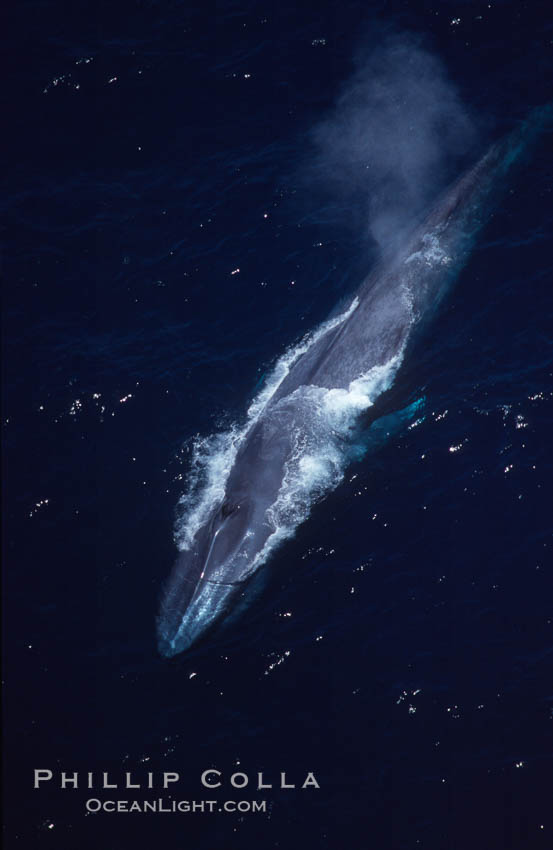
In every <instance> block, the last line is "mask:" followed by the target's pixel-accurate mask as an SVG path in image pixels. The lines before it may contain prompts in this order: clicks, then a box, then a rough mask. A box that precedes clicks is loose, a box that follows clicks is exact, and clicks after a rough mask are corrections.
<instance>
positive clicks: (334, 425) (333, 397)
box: [249, 351, 403, 572]
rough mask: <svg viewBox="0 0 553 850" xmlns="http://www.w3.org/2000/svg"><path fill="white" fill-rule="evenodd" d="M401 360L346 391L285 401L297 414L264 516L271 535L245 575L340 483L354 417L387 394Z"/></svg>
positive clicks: (304, 391) (308, 393)
mask: <svg viewBox="0 0 553 850" xmlns="http://www.w3.org/2000/svg"><path fill="white" fill-rule="evenodd" d="M402 359H403V351H400V352H398V354H396V355H395V356H394V357H393V358H392V359H391V360H390V361H388V363H386V364H384V365H382V366H375V367H373V368H372V369H371V370H370V371H369V372H367V373H366V374H365V375H362V376H361V377H359V378H357V379H356V380H354V381H352V382H351V383H350V385H349V387H348V388H347V389H325V388H323V387H315V386H309V387H299V388H298V389H297V390H296V391H295V392H294V393H293V394H292V396H291V397H290V399H292V398H293V403H294V405H295V407H296V409H297V410H298V413H299V415H298V416H297V421H298V426H297V428H296V429H295V430H294V432H293V434H292V445H293V450H292V453H291V455H290V458H289V459H288V461H287V462H286V467H285V471H284V477H283V481H282V485H281V487H280V490H279V493H278V496H277V498H276V500H275V502H274V504H273V505H272V506H271V507H270V509H269V510H268V511H267V520H268V521H269V524H270V526H271V527H272V529H273V531H272V533H271V534H270V536H269V537H268V539H267V541H266V543H265V545H264V547H263V549H262V550H261V551H260V552H259V553H258V554H257V556H256V557H255V559H254V561H253V562H252V564H251V567H250V570H249V572H253V571H254V570H256V569H257V568H258V567H259V566H261V564H263V563H264V562H265V561H266V560H267V558H268V557H269V555H270V554H271V552H272V551H273V550H274V549H275V548H276V547H277V546H279V545H280V543H281V542H282V541H283V540H285V539H287V538H289V537H291V536H292V535H293V534H294V532H295V530H296V528H297V527H298V525H300V524H301V523H302V522H304V521H305V520H306V519H307V517H308V516H309V513H310V511H311V508H312V506H313V505H314V504H315V503H316V502H317V501H319V500H320V499H321V498H322V497H323V496H325V495H326V494H327V493H329V492H331V491H332V490H334V489H335V488H336V487H337V486H338V485H339V484H340V482H341V481H342V479H343V477H344V473H345V470H346V468H347V466H348V464H349V463H350V462H351V460H352V459H353V457H355V456H358V455H359V453H360V452H362V451H363V447H362V444H361V443H360V442H356V441H355V440H352V435H351V429H352V427H353V425H354V424H355V422H356V420H357V418H358V416H359V414H360V413H361V412H363V411H364V410H367V409H368V408H370V407H371V405H372V404H374V401H375V400H376V399H377V398H378V396H379V395H380V394H381V393H382V392H384V391H385V390H386V389H388V388H389V387H390V386H391V384H392V382H393V380H394V377H395V374H396V372H397V370H398V368H399V366H400V364H401V361H402Z"/></svg>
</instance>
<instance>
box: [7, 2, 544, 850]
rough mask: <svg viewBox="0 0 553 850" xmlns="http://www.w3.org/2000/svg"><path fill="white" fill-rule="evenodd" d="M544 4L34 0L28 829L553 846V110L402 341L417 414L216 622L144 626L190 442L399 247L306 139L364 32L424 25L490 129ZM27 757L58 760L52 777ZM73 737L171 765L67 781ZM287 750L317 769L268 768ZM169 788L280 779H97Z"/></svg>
mask: <svg viewBox="0 0 553 850" xmlns="http://www.w3.org/2000/svg"><path fill="white" fill-rule="evenodd" d="M552 23H553V19H552V17H551V15H550V13H549V12H548V10H547V9H546V7H545V6H544V5H543V4H537V3H530V4H520V3H507V2H505V3H480V2H449V0H448V2H445V3H440V4H435V8H431V6H429V5H428V4H424V3H419V2H412V3H409V4H406V3H399V2H392V3H383V2H382V3H358V2H345V3H343V4H340V5H339V6H336V5H335V4H325V3H318V4H314V3H308V2H306V3H300V4H298V5H297V6H296V5H293V4H286V3H285V4H278V5H277V4H262V3H259V2H250V3H234V2H218V3H207V4H205V5H201V6H200V4H195V5H187V4H183V3H179V2H171V3H157V2H134V3H131V2H118V3H116V4H115V5H110V6H108V5H102V4H100V5H99V4H94V6H76V5H74V4H73V5H70V4H67V3H61V2H59V3H49V2H44V3H37V2H31V3H26V2H25V3H21V4H19V5H18V6H17V8H16V9H14V10H13V12H11V13H10V17H9V21H8V24H9V26H8V27H7V28H6V31H5V33H4V37H3V38H4V45H3V46H4V52H5V54H6V56H7V58H8V59H9V60H11V61H10V66H11V72H10V74H9V76H8V78H7V80H8V95H9V105H10V115H9V120H7V121H6V132H5V134H4V135H5V138H4V143H5V145H4V146H5V157H4V162H5V164H7V166H8V167H7V168H6V169H5V172H6V173H5V178H4V191H3V194H2V211H3V215H4V221H5V228H4V238H3V242H4V333H3V343H4V356H3V372H4V407H3V415H2V423H3V445H4V477H3V478H4V487H3V490H4V511H3V513H4V535H3V540H4V543H3V546H4V558H3V561H4V617H3V622H4V676H3V679H4V694H5V742H4V750H5V779H6V780H7V782H5V786H6V803H7V805H6V813H7V817H6V827H5V835H6V838H7V846H8V847H14V848H15V847H22V848H43V847H44V848H48V847H52V848H60V850H65V848H67V850H74V848H77V847H78V848H95V849H96V848H104V847H105V848H109V850H123V848H130V847H133V848H134V847H147V846H148V847H149V846H150V845H151V843H152V841H156V842H158V843H159V844H160V845H163V846H164V847H166V848H168V850H172V848H175V850H181V848H186V847H197V848H206V850H207V848H210V850H211V848H215V847H217V848H219V847H221V848H223V847H224V848H229V850H230V848H235V847H236V848H241V850H247V848H250V847H251V848H254V847H255V848H259V847H289V848H299V847H317V848H319V847H321V848H329V850H337V848H340V850H341V849H342V848H345V847H347V848H351V850H357V848H359V850H365V849H367V850H368V848H371V850H372V848H374V850H381V848H382V850H384V849H385V848H394V850H396V848H397V850H400V849H401V850H403V848H409V850H410V849H411V848H413V850H415V849H416V848H418V847H422V848H431V850H444V849H445V848H447V850H464V848H466V847H468V846H470V847H474V848H486V850H488V849H489V848H498V850H499V848H501V850H506V848H513V850H518V848H521V850H522V848H529V850H533V848H536V850H537V848H550V847H551V846H553V819H552V816H551V804H550V801H551V790H552V788H553V771H552V754H553V746H552V743H553V742H552V729H553V686H552V682H553V676H552V654H551V649H552V646H553V607H552V597H553V593H552V588H553V581H552V569H553V557H552V547H553V540H552V534H551V532H552V526H553V523H552V505H553V493H552V483H551V482H552V471H553V461H552V452H551V433H552V424H553V380H552V376H553V355H552V347H551V332H552V327H553V295H552V288H551V279H552V271H553V259H552V253H551V242H552V235H553V215H552V204H551V196H552V190H553V177H552V174H551V154H550V150H551V132H550V130H549V131H545V132H544V133H543V135H542V137H541V138H540V140H539V142H538V143H537V145H536V147H535V149H534V151H533V153H532V155H531V158H529V159H528V161H527V163H525V165H524V167H523V168H522V169H521V170H520V172H519V174H518V177H517V179H516V180H515V182H514V183H513V184H512V187H511V189H510V191H509V192H508V193H507V194H506V196H505V198H504V199H503V201H502V203H501V205H500V206H499V208H498V209H497V211H496V212H495V214H494V215H493V217H492V218H491V220H490V221H489V223H488V224H487V226H486V228H485V229H484V231H483V232H482V234H481V236H480V238H479V240H478V242H477V245H476V247H475V250H474V252H473V254H472V256H471V258H470V261H469V263H468V264H467V266H466V267H465V268H464V269H463V271H462V273H461V274H460V276H459V278H458V280H457V282H456V285H455V287H454V288H453V289H452V291H451V293H450V295H449V296H448V299H447V302H446V303H445V304H444V306H443V309H442V310H441V312H440V314H439V316H438V317H436V320H435V321H434V322H433V323H432V324H431V326H430V327H429V329H428V332H427V335H426V337H425V343H424V346H421V347H420V349H419V350H418V353H417V360H416V362H413V363H412V364H410V382H411V389H410V393H409V395H408V398H406V399H405V403H408V402H409V401H412V400H413V398H417V399H422V398H424V407H423V408H422V409H421V412H420V414H419V413H418V412H417V414H416V415H415V416H412V417H411V418H410V419H406V421H405V423H404V425H403V426H402V427H400V428H398V429H397V431H395V432H394V434H393V435H392V437H391V438H389V439H388V440H380V441H379V440H377V443H378V445H376V446H375V448H374V450H373V451H370V452H369V453H368V454H367V455H366V456H365V457H364V458H363V459H362V460H359V461H358V462H356V463H353V464H352V465H351V466H349V467H348V469H347V472H345V475H344V480H343V481H342V483H341V484H340V485H339V486H338V487H337V488H336V489H335V490H334V491H333V492H332V493H330V494H329V495H328V497H327V498H326V499H324V500H323V501H321V502H320V503H319V504H317V505H315V506H314V508H313V509H312V512H311V516H310V518H309V520H308V521H307V522H306V523H305V524H302V525H300V526H299V528H298V529H297V530H296V533H295V535H294V536H293V537H292V538H291V539H289V540H287V541H286V542H285V543H283V545H282V546H281V547H280V548H279V549H278V551H276V552H275V553H274V555H273V557H272V558H271V561H270V563H268V564H267V567H266V569H264V570H263V573H262V575H261V582H260V586H259V587H258V588H257V590H258V593H257V595H256V596H255V597H254V598H253V599H252V600H251V604H250V605H249V607H248V608H247V610H245V611H244V612H242V614H241V616H240V617H236V619H235V621H234V622H232V623H231V624H229V626H228V627H227V629H226V630H225V631H224V632H221V633H220V634H218V635H215V636H214V637H212V638H210V639H209V640H206V641H205V642H204V643H201V644H198V646H197V647H196V648H194V649H192V650H191V651H190V652H188V653H186V654H184V655H181V656H177V657H175V658H174V659H171V660H164V659H162V658H160V656H159V655H158V653H157V649H156V642H155V616H156V610H157V600H158V595H159V592H160V588H161V585H162V582H163V581H164V580H165V578H166V577H167V575H168V573H169V570H170V568H171V565H172V563H173V561H174V558H175V554H176V551H177V549H176V544H175V541H174V537H175V534H176V535H177V538H178V535H179V529H180V531H181V532H182V525H179V522H178V520H176V515H177V506H178V503H179V500H181V499H182V498H183V495H185V494H186V493H187V492H188V491H187V481H189V480H190V476H191V474H193V469H194V465H193V464H194V461H193V458H194V450H195V448H194V447H197V446H198V445H206V439H208V438H210V437H212V435H216V434H225V433H228V432H229V430H231V429H232V428H235V427H238V426H239V425H240V423H243V422H244V418H245V416H246V412H247V410H248V407H249V405H251V403H252V400H253V399H255V398H256V397H258V394H259V392H260V390H261V387H262V386H263V383H264V381H266V379H267V376H268V375H270V374H271V370H272V369H273V368H274V365H275V363H276V362H277V360H278V358H279V357H280V356H281V355H282V354H283V353H284V351H286V350H289V349H290V347H293V346H294V345H296V344H297V343H298V341H299V340H300V339H302V338H303V337H304V335H305V334H306V333H308V332H309V331H313V330H314V329H315V328H317V327H318V326H319V325H320V323H321V322H323V321H325V320H326V319H327V318H328V316H329V315H330V314H331V313H332V312H333V311H335V310H338V311H339V310H342V309H345V308H346V307H347V306H348V304H349V303H350V302H351V298H352V297H353V294H354V292H355V290H356V288H357V287H358V286H359V285H360V283H361V282H362V281H363V279H364V278H365V276H366V274H367V272H368V271H369V269H370V264H371V262H374V256H375V253H374V248H373V246H371V244H370V242H369V241H368V239H367V236H366V228H365V229H364V228H363V226H362V214H361V212H360V209H359V208H354V206H353V204H352V203H351V197H352V196H349V200H348V197H346V196H344V194H340V193H339V192H337V191H336V187H335V186H333V185H331V183H332V181H328V180H325V175H324V173H321V172H320V170H317V168H314V167H313V162H314V161H315V153H314V150H313V135H312V131H313V128H314V127H316V126H318V125H319V124H320V122H321V121H323V120H324V119H325V117H326V116H327V115H328V114H329V113H330V112H331V110H332V108H333V104H334V103H335V102H336V100H337V98H338V97H339V94H340V91H341V87H342V86H343V85H344V83H345V82H346V81H347V80H348V78H350V77H351V74H352V72H353V60H352V57H353V56H354V55H355V53H356V51H357V50H358V49H359V45H360V44H373V45H374V42H375V39H376V40H378V39H379V38H381V37H382V34H383V33H385V32H387V31H388V30H389V29H391V28H394V30H395V31H400V32H415V33H419V34H421V35H422V37H423V38H424V40H425V44H426V46H427V48H428V49H429V50H431V51H432V53H433V54H435V55H436V56H438V57H439V58H440V59H441V60H442V61H443V62H444V64H445V65H446V67H447V69H448V72H449V75H450V77H451V79H452V80H453V81H454V82H455V85H456V86H457V88H458V90H459V94H460V97H461V99H462V100H463V102H464V103H466V104H467V105H468V108H469V109H470V111H471V113H472V114H473V115H474V117H475V122H476V124H477V127H478V134H479V137H480V138H481V139H482V140H483V139H486V138H496V137H498V136H500V135H501V133H503V132H506V131H508V130H509V129H511V128H512V127H513V126H515V124H516V122H517V121H520V120H521V119H523V118H524V116H525V115H526V114H527V113H528V111H529V110H530V109H531V108H532V107H534V106H537V105H540V104H543V103H546V102H548V101H549V100H550V99H551V79H552V75H551V44H552V39H553V26H552ZM451 169H452V170H454V167H453V165H451ZM212 439H213V437H212ZM215 478H216V476H215ZM211 767H214V768H217V769H219V770H220V771H221V772H222V773H223V775H224V777H225V780H226V781H227V784H226V786H225V787H223V788H222V789H220V790H219V791H217V792H212V791H210V792H208V791H206V789H202V786H201V784H200V782H199V776H200V774H201V772H202V770H205V769H207V768H211ZM35 768H40V769H51V770H52V771H53V772H54V773H55V777H54V779H53V780H52V781H51V782H50V783H47V784H45V786H44V787H43V788H41V789H39V790H33V787H32V781H33V770H34V769H35ZM61 770H65V771H70V772H72V771H78V772H80V775H81V780H83V778H84V777H85V775H86V773H87V772H89V771H91V772H95V773H98V772H101V771H108V772H109V774H110V776H113V777H117V778H119V779H120V778H121V777H122V776H124V773H125V771H131V772H132V774H133V776H140V777H144V776H146V774H147V771H152V772H153V773H154V774H155V776H156V777H158V776H160V775H161V773H162V772H163V771H176V772H178V773H179V774H180V776H181V781H180V783H179V785H178V787H177V788H176V789H175V790H172V789H171V790H170V791H168V792H163V791H162V790H159V788H158V786H156V791H155V792H153V791H138V792H134V791H133V792H128V791H127V792H124V791H117V792H111V791H110V792H108V791H103V790H97V789H96V790H94V791H93V792H92V791H88V790H87V789H86V788H83V787H82V782H81V787H80V788H79V789H77V790H73V789H69V788H67V789H65V790H61V789H60V787H59V771H61ZM238 770H243V771H244V772H245V773H246V774H248V776H249V777H250V783H249V785H248V786H247V787H246V788H244V789H242V790H239V791H238V790H236V789H233V788H232V787H230V786H229V785H228V777H230V775H231V774H232V773H233V772H235V771H238ZM281 771H285V772H286V776H287V778H288V781H289V782H295V783H296V784H299V785H301V784H302V782H303V780H304V778H305V776H306V774H307V773H308V772H309V771H313V772H314V774H315V775H316V777H317V780H318V782H319V784H320V789H309V788H308V789H305V790H300V789H296V790H286V789H284V790H280V789H278V788H276V787H275V788H273V789H271V790H270V791H258V790H257V789H256V785H255V780H256V777H257V773H258V772H263V775H264V777H265V780H266V781H272V782H273V783H274V784H275V786H276V784H277V783H278V779H279V775H280V772H281ZM156 782H157V779H156ZM169 794H172V796H173V798H174V799H185V800H202V799H217V801H224V800H225V799H235V800H240V799H242V800H246V801H249V800H261V799H265V800H267V810H266V811H265V812H257V813H256V812H248V813H244V814H240V813H220V812H213V813H208V812H204V813H200V812H196V813H188V814H184V813H181V814H177V813H175V814H169V813H167V814H162V813H158V814H109V813H105V812H101V813H99V814H87V813H86V809H85V802H86V800H87V799H89V798H90V797H91V796H95V797H98V798H99V799H108V798H113V799H123V798H124V799H134V798H137V799H156V798H157V797H158V796H163V797H164V798H165V799H167V798H168V795H169Z"/></svg>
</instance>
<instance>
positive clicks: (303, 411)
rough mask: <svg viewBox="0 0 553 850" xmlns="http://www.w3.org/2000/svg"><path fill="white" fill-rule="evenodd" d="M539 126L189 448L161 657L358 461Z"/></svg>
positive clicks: (482, 164)
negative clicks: (244, 409)
mask: <svg viewBox="0 0 553 850" xmlns="http://www.w3.org/2000/svg"><path fill="white" fill-rule="evenodd" d="M542 118H543V110H542V111H536V112H535V113H534V114H533V115H532V116H531V117H530V118H529V119H528V120H527V121H525V122H523V123H522V124H521V125H520V126H519V127H518V128H517V129H516V130H515V131H514V132H513V133H511V134H510V135H509V136H507V137H506V138H504V139H503V140H501V141H499V142H497V143H495V144H494V145H492V146H491V147H490V148H489V150H488V151H487V152H486V153H485V154H484V155H483V156H482V157H481V159H479V160H478V161H477V162H476V164H475V165H474V166H473V167H472V168H470V169H469V170H468V171H467V172H466V173H464V174H463V175H462V176H461V177H460V178H459V179H458V180H457V181H456V182H455V183H454V184H453V185H452V186H451V187H450V188H449V189H448V190H447V191H446V192H445V193H444V194H443V195H442V196H441V197H440V198H439V199H438V200H437V202H436V203H435V205H434V206H433V208H431V210H430V211H429V212H428V213H427V215H426V216H425V217H424V219H423V220H421V221H419V222H418V224H417V226H416V227H414V228H413V230H412V231H411V233H410V235H408V236H407V237H406V238H405V239H404V240H403V244H402V245H401V247H400V248H399V249H398V250H397V251H396V252H395V253H394V255H393V256H392V257H391V258H388V259H387V260H386V261H385V262H384V261H382V262H381V263H379V264H377V266H376V267H375V268H374V270H373V271H372V272H371V273H370V274H369V276H368V277H367V279H366V280H365V281H364V283H363V284H362V285H361V287H360V288H359V290H358V292H357V293H356V295H355V297H354V298H353V300H352V302H351V304H350V305H349V307H348V308H347V309H346V310H344V311H343V312H342V313H341V314H340V315H337V316H335V317H333V318H331V319H329V320H328V321H327V322H325V323H324V324H323V325H321V326H320V327H319V328H318V329H317V330H316V331H315V332H314V333H312V334H310V335H309V336H308V337H307V338H306V339H304V340H302V341H301V342H300V343H299V344H298V345H297V346H296V347H295V348H293V349H291V350H290V351H288V352H286V354H285V355H284V356H283V357H282V358H281V359H280V360H279V361H278V362H277V365H276V367H275V369H274V371H273V373H272V375H271V376H270V378H269V379H268V382H267V384H266V386H265V387H264V389H263V390H262V391H261V393H260V394H259V395H258V397H257V398H256V399H255V400H254V402H253V403H252V406H251V407H250V410H249V411H248V415H247V419H246V422H245V424H244V425H243V427H241V428H236V429H232V430H231V431H229V432H228V433H227V434H225V435H219V436H217V437H214V438H212V440H211V442H208V443H204V444H202V445H201V446H200V447H199V456H200V461H199V465H198V469H199V472H197V480H196V482H195V486H192V487H191V493H190V494H188V495H187V496H185V497H184V500H183V505H182V512H181V522H180V526H179V528H180V531H179V534H178V535H177V538H178V539H177V542H178V545H179V548H180V549H181V551H180V553H179V556H178V558H177V561H176V563H175V565H174V568H173V571H172V573H171V575H170V577H169V579H168V581H167V583H166V585H165V587H164V589H163V591H162V596H161V604H160V610H159V615H158V619H157V632H158V647H159V651H160V653H161V654H162V655H163V656H167V657H169V656H173V655H176V654H178V653H180V652H183V651H184V650H186V649H187V648H189V647H190V646H191V645H192V644H193V643H195V642H196V641H197V640H198V638H200V637H201V636H202V635H204V634H205V633H206V632H207V631H208V630H209V629H210V628H211V627H212V626H213V625H214V624H216V623H218V622H220V621H221V620H222V619H223V618H224V617H225V616H226V615H228V613H229V611H230V610H231V608H232V607H234V606H236V605H237V603H238V602H239V601H240V599H241V596H242V595H243V592H244V588H245V586H246V584H247V583H248V579H250V578H251V576H253V574H254V573H255V572H256V571H257V570H258V569H259V567H261V565H262V564H264V563H265V562H266V561H267V560H268V559H269V558H270V556H271V553H272V552H274V550H275V549H276V548H277V546H278V545H279V544H280V543H281V541H283V540H285V539H286V538H287V537H290V536H291V535H293V533H294V530H295V529H296V528H297V527H298V525H299V523H301V522H303V521H304V520H305V519H306V518H307V516H308V515H309V511H310V508H311V506H312V505H313V504H314V503H315V502H316V501H318V500H319V499H321V498H322V497H324V495H325V494H327V493H328V492H330V491H331V490H333V489H334V488H335V487H336V486H337V485H338V484H339V483H340V481H341V480H342V478H343V476H344V472H345V470H346V468H347V466H348V464H349V463H350V462H352V460H353V459H355V458H359V457H360V456H362V454H363V450H364V449H363V440H362V438H361V436H360V428H359V423H360V422H361V421H362V422H364V423H366V422H367V420H370V419H371V417H372V419H373V420H374V419H375V418H376V417H377V416H378V415H379V413H378V411H379V404H378V400H379V399H381V398H383V397H386V395H387V394H389V392H390V391H391V388H392V385H393V384H394V381H395V379H396V376H397V374H398V372H399V371H400V369H401V367H402V364H404V362H405V361H406V360H407V359H408V356H409V352H410V348H411V347H412V345H413V342H414V340H415V339H416V337H417V336H418V335H419V334H420V331H421V329H422V328H423V327H424V326H425V325H426V323H427V322H428V320H429V319H430V318H431V317H432V316H433V315H434V314H435V312H436V309H437V307H438V305H439V304H440V302H441V301H442V299H443V298H444V295H445V294H446V293H447V291H448V289H449V288H450V286H451V284H452V282H453V281H454V280H455V278H456V276H457V275H458V273H459V271H460V269H461V268H462V266H463V264H464V263H465V262H466V260H467V258H468V256H469V253H470V251H471V248H472V246H473V244H474V241H475V238H476V236H477V234H478V231H479V230H480V229H481V227H482V226H483V225H484V224H485V222H486V221H487V219H488V218H489V216H490V214H491V212H492V210H493V209H494V206H495V205H497V203H498V201H499V199H500V197H501V191H504V190H505V188H506V185H507V180H506V177H507V173H508V172H509V171H510V170H511V167H512V165H513V163H514V162H515V161H517V160H519V159H520V155H521V153H522V152H523V151H524V150H525V149H526V148H527V143H528V141H529V140H530V139H531V138H532V137H534V136H535V135H536V130H537V129H539V126H540V124H541V123H542ZM373 411H374V414H373Z"/></svg>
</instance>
